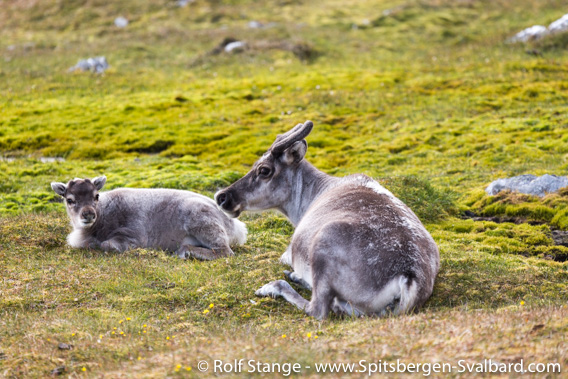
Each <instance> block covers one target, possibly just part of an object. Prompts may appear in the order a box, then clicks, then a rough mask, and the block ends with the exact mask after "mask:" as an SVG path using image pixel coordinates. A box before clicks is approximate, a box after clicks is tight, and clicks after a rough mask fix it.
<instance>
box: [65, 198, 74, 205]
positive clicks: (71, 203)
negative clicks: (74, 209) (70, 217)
mask: <svg viewBox="0 0 568 379" xmlns="http://www.w3.org/2000/svg"><path fill="white" fill-rule="evenodd" d="M67 204H69V205H75V200H71V199H67Z"/></svg>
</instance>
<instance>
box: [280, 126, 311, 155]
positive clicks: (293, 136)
mask: <svg viewBox="0 0 568 379" xmlns="http://www.w3.org/2000/svg"><path fill="white" fill-rule="evenodd" d="M313 127H314V123H313V122H311V121H309V120H308V121H306V122H304V123H303V124H298V125H296V126H295V127H293V128H292V129H291V130H289V131H287V132H286V133H284V134H279V135H278V136H277V137H276V140H275V141H274V143H273V144H272V146H270V149H269V150H270V152H271V153H272V154H280V153H282V152H283V151H284V150H286V149H287V148H288V147H290V146H291V145H292V144H293V143H294V142H296V141H300V140H302V139H304V138H306V137H307V136H308V134H310V132H311V131H312V128H313Z"/></svg>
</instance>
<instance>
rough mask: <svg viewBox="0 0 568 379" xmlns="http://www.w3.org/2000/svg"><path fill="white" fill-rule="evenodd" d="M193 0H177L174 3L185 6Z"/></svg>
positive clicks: (181, 6)
mask: <svg viewBox="0 0 568 379" xmlns="http://www.w3.org/2000/svg"><path fill="white" fill-rule="evenodd" d="M194 1H195V0H177V1H176V5H177V6H178V7H180V8H183V7H185V6H186V5H187V4H190V3H193V2H194Z"/></svg>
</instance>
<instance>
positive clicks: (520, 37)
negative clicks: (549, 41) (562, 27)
mask: <svg viewBox="0 0 568 379" xmlns="http://www.w3.org/2000/svg"><path fill="white" fill-rule="evenodd" d="M547 33H548V29H547V28H546V26H542V25H534V26H531V27H530V28H526V29H525V30H522V31H520V32H518V33H517V34H515V35H514V36H513V37H512V38H511V39H510V40H509V41H510V42H528V41H532V40H535V39H539V38H541V37H543V36H544V35H546V34H547Z"/></svg>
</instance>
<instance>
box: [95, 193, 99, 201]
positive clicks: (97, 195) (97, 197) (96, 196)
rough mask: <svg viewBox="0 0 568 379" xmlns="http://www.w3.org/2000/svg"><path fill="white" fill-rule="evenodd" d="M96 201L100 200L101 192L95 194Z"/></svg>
mask: <svg viewBox="0 0 568 379" xmlns="http://www.w3.org/2000/svg"><path fill="white" fill-rule="evenodd" d="M95 201H99V194H98V193H97V194H96V195H95Z"/></svg>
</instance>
